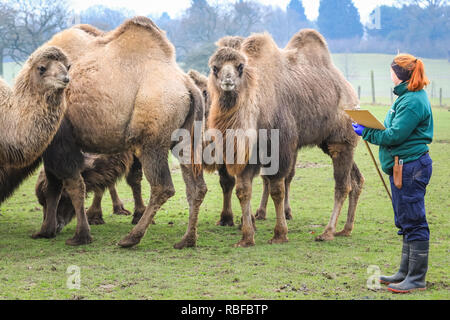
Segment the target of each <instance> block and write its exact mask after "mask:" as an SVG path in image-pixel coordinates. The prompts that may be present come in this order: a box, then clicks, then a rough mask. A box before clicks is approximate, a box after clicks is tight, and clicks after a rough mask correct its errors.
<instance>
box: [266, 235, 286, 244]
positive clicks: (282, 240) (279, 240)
mask: <svg viewBox="0 0 450 320" xmlns="http://www.w3.org/2000/svg"><path fill="white" fill-rule="evenodd" d="M286 242H289V239H288V238H287V237H286V236H284V237H278V238H272V239H271V240H269V244H282V243H286Z"/></svg>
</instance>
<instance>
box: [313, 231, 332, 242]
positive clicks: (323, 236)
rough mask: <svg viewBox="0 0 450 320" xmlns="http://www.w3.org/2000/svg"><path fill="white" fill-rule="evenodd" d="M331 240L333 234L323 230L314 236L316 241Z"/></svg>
mask: <svg viewBox="0 0 450 320" xmlns="http://www.w3.org/2000/svg"><path fill="white" fill-rule="evenodd" d="M331 240H334V236H333V234H330V233H327V232H324V233H323V234H321V235H320V236H317V237H316V241H331Z"/></svg>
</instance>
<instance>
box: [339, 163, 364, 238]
mask: <svg viewBox="0 0 450 320" xmlns="http://www.w3.org/2000/svg"><path fill="white" fill-rule="evenodd" d="M350 177H351V183H352V191H350V194H349V195H348V214H347V222H346V223H345V226H344V229H343V230H342V231H341V232H338V233H335V236H338V237H339V236H344V237H348V236H350V235H351V233H352V230H353V225H354V223H355V215H356V207H357V206H358V199H359V196H360V195H361V192H362V187H363V185H364V176H363V175H362V174H361V172H360V171H359V169H358V166H357V165H356V163H353V167H352V171H351V174H350Z"/></svg>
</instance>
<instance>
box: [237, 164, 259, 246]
mask: <svg viewBox="0 0 450 320" xmlns="http://www.w3.org/2000/svg"><path fill="white" fill-rule="evenodd" d="M254 175H255V174H254V172H252V170H251V169H249V167H247V168H246V169H245V170H244V171H243V172H242V173H241V174H240V175H238V176H237V179H236V195H237V197H238V199H239V202H240V204H241V209H242V228H241V229H242V239H241V240H240V241H239V242H238V243H237V244H236V245H235V247H250V246H254V245H255V228H254V225H253V215H252V211H251V203H250V202H251V197H252V181H253V177H254Z"/></svg>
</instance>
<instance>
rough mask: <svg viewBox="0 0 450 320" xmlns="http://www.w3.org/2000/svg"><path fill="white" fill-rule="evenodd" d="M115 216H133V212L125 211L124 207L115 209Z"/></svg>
mask: <svg viewBox="0 0 450 320" xmlns="http://www.w3.org/2000/svg"><path fill="white" fill-rule="evenodd" d="M113 214H115V215H117V216H131V212H130V211H128V210H127V209H125V208H124V206H123V205H121V206H117V207H114V208H113Z"/></svg>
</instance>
